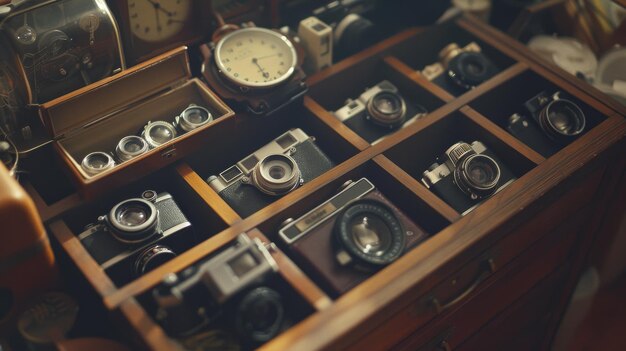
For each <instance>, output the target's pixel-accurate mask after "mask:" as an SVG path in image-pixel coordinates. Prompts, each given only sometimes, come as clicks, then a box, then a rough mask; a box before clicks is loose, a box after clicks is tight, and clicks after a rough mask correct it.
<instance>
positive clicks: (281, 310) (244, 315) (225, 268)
mask: <svg viewBox="0 0 626 351" xmlns="http://www.w3.org/2000/svg"><path fill="white" fill-rule="evenodd" d="M277 271H278V266H277V264H276V262H275V261H274V259H273V258H272V256H271V254H270V253H269V251H268V250H267V248H266V247H265V246H264V245H263V243H262V242H261V241H260V240H259V239H256V238H255V239H251V238H250V237H249V236H248V235H247V234H240V235H239V236H238V237H237V239H236V241H235V242H234V243H233V244H231V245H229V246H228V247H227V248H225V249H223V250H222V251H221V252H219V253H217V254H216V255H213V256H212V257H210V258H208V259H206V260H204V261H201V262H199V263H197V264H195V265H193V266H190V267H189V268H187V269H185V270H183V271H182V272H180V273H178V274H173V273H172V274H169V275H167V276H165V278H164V280H163V282H162V283H161V284H160V285H159V286H157V287H156V288H154V290H153V291H152V296H153V298H154V300H155V302H156V305H157V315H156V319H157V320H158V321H159V323H160V324H161V325H162V326H163V327H164V328H165V330H166V331H167V332H168V333H169V334H170V335H173V336H177V337H188V336H190V335H194V334H196V335H197V334H201V333H202V332H203V331H204V332H206V331H207V330H209V331H211V330H215V329H220V330H224V329H229V330H234V331H235V333H236V335H237V336H238V337H239V340H240V341H242V342H243V344H244V346H250V347H253V346H258V345H259V344H261V343H264V342H266V341H268V340H270V339H271V338H273V337H274V336H276V335H277V334H278V333H279V332H281V331H282V330H283V328H284V326H285V323H286V322H287V320H288V319H286V318H285V317H286V314H287V313H286V310H285V307H284V306H283V296H282V295H281V293H279V292H278V290H280V289H278V290H276V289H274V288H273V287H270V286H273V285H272V284H271V282H272V278H273V277H275V276H276V275H277V274H276V272H277Z"/></svg>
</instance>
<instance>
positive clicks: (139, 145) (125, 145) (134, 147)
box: [115, 135, 149, 161]
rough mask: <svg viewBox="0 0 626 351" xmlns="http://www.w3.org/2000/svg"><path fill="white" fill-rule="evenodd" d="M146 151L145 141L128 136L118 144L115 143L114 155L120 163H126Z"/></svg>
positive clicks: (134, 136) (147, 148) (146, 144)
mask: <svg viewBox="0 0 626 351" xmlns="http://www.w3.org/2000/svg"><path fill="white" fill-rule="evenodd" d="M148 150H149V147H148V143H147V142H146V140H145V139H143V138H141V137H138V136H136V135H129V136H125V137H123V138H122V139H121V140H120V141H119V143H117V147H116V148H115V154H116V155H117V158H118V159H120V160H121V161H128V160H130V159H132V158H133V157H137V156H139V155H141V154H144V153H146V152H147V151H148Z"/></svg>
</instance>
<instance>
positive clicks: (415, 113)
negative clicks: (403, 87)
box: [335, 80, 427, 144]
mask: <svg viewBox="0 0 626 351" xmlns="http://www.w3.org/2000/svg"><path fill="white" fill-rule="evenodd" d="M426 113H427V112H426V109H425V108H424V107H422V106H419V105H415V106H414V105H413V104H411V103H407V102H406V101H405V100H404V98H403V97H402V95H400V93H399V92H398V88H396V86H395V85H393V84H391V83H390V82H389V81H387V80H383V81H382V82H380V83H378V84H376V86H374V87H372V88H369V89H367V90H365V92H364V93H363V94H361V96H359V98H358V99H356V100H352V99H348V100H347V101H346V105H345V106H342V107H341V108H339V109H338V110H337V111H335V117H337V118H338V119H339V120H340V121H342V122H343V123H344V124H345V125H347V126H348V127H349V128H350V129H352V130H353V131H355V132H356V133H357V134H359V135H360V136H361V137H362V138H363V139H365V140H366V141H368V142H369V143H370V144H375V143H377V142H378V141H380V140H381V139H382V138H383V137H384V136H385V135H387V134H390V133H392V132H394V131H396V130H397V129H399V128H401V127H404V126H406V125H408V124H409V123H411V122H414V121H415V120H417V119H418V118H420V117H422V116H424V115H425V114H426Z"/></svg>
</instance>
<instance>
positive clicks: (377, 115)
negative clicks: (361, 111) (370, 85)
mask: <svg viewBox="0 0 626 351" xmlns="http://www.w3.org/2000/svg"><path fill="white" fill-rule="evenodd" d="M367 112H368V115H369V116H370V118H371V121H372V122H374V123H375V124H378V125H380V126H383V127H389V128H397V127H399V126H401V125H402V123H404V121H405V119H406V103H405V102H404V99H403V98H402V97H401V96H400V95H398V94H396V93H394V92H391V91H380V92H378V93H376V94H375V95H374V96H372V98H370V99H369V100H368V101H367Z"/></svg>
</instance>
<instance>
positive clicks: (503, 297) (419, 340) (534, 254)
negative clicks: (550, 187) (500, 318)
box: [395, 216, 584, 350]
mask: <svg viewBox="0 0 626 351" xmlns="http://www.w3.org/2000/svg"><path fill="white" fill-rule="evenodd" d="M583 217H584V216H577V217H575V218H576V219H575V220H574V218H572V221H568V222H566V223H565V224H563V225H561V226H560V227H559V229H558V230H556V231H554V232H553V233H551V234H550V235H548V236H546V237H545V238H543V239H542V240H541V241H540V242H538V243H537V244H535V245H533V246H532V247H531V248H529V249H528V250H527V251H526V252H525V253H524V254H523V255H522V256H521V257H519V258H518V259H516V260H514V261H513V262H511V263H509V264H508V265H507V266H506V267H503V268H502V269H501V270H499V272H498V273H497V274H495V275H494V276H493V277H491V278H489V279H488V280H485V281H484V283H483V284H481V287H480V290H481V291H478V292H477V293H476V294H472V292H468V291H469V289H471V288H472V287H473V286H470V288H468V290H465V292H468V293H467V294H465V295H463V294H459V295H458V296H457V299H453V300H446V301H448V302H447V305H448V306H449V310H450V313H447V314H444V315H442V316H441V318H437V319H436V320H434V321H433V322H432V323H431V324H430V325H429V326H428V328H427V329H426V330H424V331H420V332H417V333H415V334H414V335H412V336H410V337H409V338H408V339H406V340H404V341H403V342H401V343H400V344H398V345H397V346H396V347H395V349H396V350H415V349H417V348H419V347H423V346H427V345H429V344H430V342H431V341H432V340H433V339H437V338H438V337H439V336H442V335H443V336H446V342H447V343H448V345H449V346H450V347H455V346H457V345H460V344H461V343H462V342H463V341H464V340H465V339H466V338H468V337H469V336H471V335H472V334H473V333H474V332H476V331H477V330H479V329H480V328H481V327H482V326H483V325H485V324H487V323H488V322H489V320H490V319H491V318H493V317H494V316H496V315H497V314H498V313H500V312H501V311H503V310H505V309H506V308H507V307H508V306H509V305H511V304H513V303H514V302H515V301H516V300H517V299H518V298H519V297H520V296H522V295H523V294H524V293H525V292H526V291H528V290H529V289H531V288H532V287H533V286H534V285H535V284H537V282H539V281H541V280H542V279H544V278H545V277H547V276H549V275H550V274H551V273H552V272H554V271H555V270H556V269H557V267H559V266H560V265H562V264H563V262H564V261H565V260H566V258H567V256H568V254H569V252H570V248H571V247H572V244H573V242H574V241H575V240H576V239H577V237H578V233H579V231H580V230H579V226H580V225H581V224H582V223H583V219H582V218H583ZM538 257H541V259H538ZM477 290H478V289H477ZM466 296H467V297H468V298H467V299H465V300H464V299H463V298H465V297H466ZM546 308H547V307H546ZM448 331H450V332H449V333H448Z"/></svg>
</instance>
